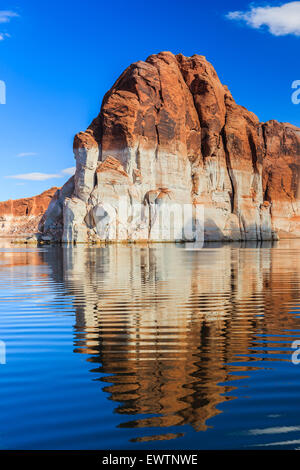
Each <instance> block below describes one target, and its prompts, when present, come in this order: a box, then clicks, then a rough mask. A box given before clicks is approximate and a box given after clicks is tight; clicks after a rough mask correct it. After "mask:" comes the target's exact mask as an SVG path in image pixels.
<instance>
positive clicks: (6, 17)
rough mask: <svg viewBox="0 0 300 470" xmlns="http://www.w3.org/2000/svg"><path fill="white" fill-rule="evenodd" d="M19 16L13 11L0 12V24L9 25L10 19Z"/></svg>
mask: <svg viewBox="0 0 300 470" xmlns="http://www.w3.org/2000/svg"><path fill="white" fill-rule="evenodd" d="M18 16H19V15H18V13H16V12H15V11H11V10H0V23H9V22H10V20H11V19H12V18H17V17H18Z"/></svg>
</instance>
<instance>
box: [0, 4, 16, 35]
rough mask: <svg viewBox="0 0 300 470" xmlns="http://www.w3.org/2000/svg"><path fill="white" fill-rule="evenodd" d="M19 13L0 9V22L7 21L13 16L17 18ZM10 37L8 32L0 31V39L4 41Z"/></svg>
mask: <svg viewBox="0 0 300 470" xmlns="http://www.w3.org/2000/svg"><path fill="white" fill-rule="evenodd" d="M19 16H20V15H18V13H16V12H15V11H12V10H0V24H4V23H9V22H10V21H11V20H12V19H13V18H17V17H19ZM9 37H10V34H8V33H4V32H3V31H1V32H0V41H4V39H7V38H9Z"/></svg>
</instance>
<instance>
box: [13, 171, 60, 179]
mask: <svg viewBox="0 0 300 470" xmlns="http://www.w3.org/2000/svg"><path fill="white" fill-rule="evenodd" d="M6 178H11V179H16V180H27V181H45V180H49V179H52V178H62V175H60V174H55V173H54V174H51V173H38V172H36V173H23V174H21V175H10V176H6Z"/></svg>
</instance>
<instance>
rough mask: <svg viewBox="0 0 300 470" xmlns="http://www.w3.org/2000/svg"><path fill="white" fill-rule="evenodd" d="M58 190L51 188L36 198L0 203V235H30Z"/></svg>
mask: <svg viewBox="0 0 300 470" xmlns="http://www.w3.org/2000/svg"><path fill="white" fill-rule="evenodd" d="M57 190H58V188H56V187H53V188H51V189H48V190H47V191H44V192H43V193H42V194H39V195H38V196H33V197H28V198H24V199H16V200H12V199H10V200H8V201H4V202H0V234H4V235H20V234H22V235H23V234H32V233H33V232H36V231H37V230H38V224H39V222H40V221H41V218H42V216H43V214H44V213H45V211H46V210H47V208H48V206H49V203H50V201H51V200H52V197H53V196H54V194H55V193H56V192H57Z"/></svg>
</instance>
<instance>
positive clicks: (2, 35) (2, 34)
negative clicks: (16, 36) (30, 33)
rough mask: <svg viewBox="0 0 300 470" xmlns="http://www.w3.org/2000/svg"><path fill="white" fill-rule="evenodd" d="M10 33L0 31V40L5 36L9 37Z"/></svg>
mask: <svg viewBox="0 0 300 470" xmlns="http://www.w3.org/2000/svg"><path fill="white" fill-rule="evenodd" d="M9 37H10V35H9V34H7V33H0V41H4V39H5V38H9Z"/></svg>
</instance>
